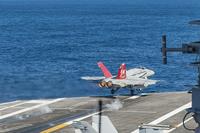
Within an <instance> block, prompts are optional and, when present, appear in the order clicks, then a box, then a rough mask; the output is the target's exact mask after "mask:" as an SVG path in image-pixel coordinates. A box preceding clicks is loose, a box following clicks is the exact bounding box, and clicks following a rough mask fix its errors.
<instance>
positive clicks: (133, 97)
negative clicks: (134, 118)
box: [125, 96, 140, 100]
mask: <svg viewBox="0 0 200 133" xmlns="http://www.w3.org/2000/svg"><path fill="white" fill-rule="evenodd" d="M139 97H140V96H131V97H129V98H127V99H125V100H129V99H136V98H139Z"/></svg>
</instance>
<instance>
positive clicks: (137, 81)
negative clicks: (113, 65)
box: [105, 78, 157, 88]
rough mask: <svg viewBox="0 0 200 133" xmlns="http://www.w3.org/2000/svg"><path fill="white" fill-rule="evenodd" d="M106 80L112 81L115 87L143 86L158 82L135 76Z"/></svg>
mask: <svg viewBox="0 0 200 133" xmlns="http://www.w3.org/2000/svg"><path fill="white" fill-rule="evenodd" d="M105 81H106V82H109V81H110V82H112V85H113V87H115V86H116V87H121V88H124V87H130V88H134V87H138V88H143V87H147V86H149V85H153V84H156V82H157V80H150V79H142V78H134V79H126V80H116V79H108V81H107V79H105Z"/></svg>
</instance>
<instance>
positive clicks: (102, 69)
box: [97, 62, 112, 78]
mask: <svg viewBox="0 0 200 133" xmlns="http://www.w3.org/2000/svg"><path fill="white" fill-rule="evenodd" d="M97 64H98V66H99V67H100V68H101V71H102V72H103V74H104V76H105V77H106V78H111V77H112V74H111V73H110V72H109V71H108V69H107V68H106V66H105V65H104V64H103V63H102V62H98V63H97Z"/></svg>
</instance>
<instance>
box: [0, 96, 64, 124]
mask: <svg viewBox="0 0 200 133" xmlns="http://www.w3.org/2000/svg"><path fill="white" fill-rule="evenodd" d="M64 99H65V98H59V99H55V100H52V101H49V102H45V103H42V104H39V105H35V106H32V107H29V108H25V109H21V110H18V111H16V112H12V113H10V114H6V115H2V116H0V120H1V119H5V118H8V117H11V116H15V115H17V114H21V113H24V112H27V111H31V110H34V109H37V108H40V107H42V106H46V105H49V104H52V103H56V102H58V101H61V100H64Z"/></svg>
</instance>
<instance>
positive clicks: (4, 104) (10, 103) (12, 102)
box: [0, 100, 20, 106]
mask: <svg viewBox="0 0 200 133" xmlns="http://www.w3.org/2000/svg"><path fill="white" fill-rule="evenodd" d="M17 102H20V101H19V100H17V101H12V102H6V103H0V106H1V105H6V104H12V103H17Z"/></svg>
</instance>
